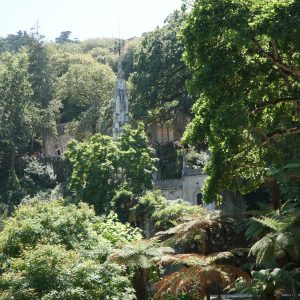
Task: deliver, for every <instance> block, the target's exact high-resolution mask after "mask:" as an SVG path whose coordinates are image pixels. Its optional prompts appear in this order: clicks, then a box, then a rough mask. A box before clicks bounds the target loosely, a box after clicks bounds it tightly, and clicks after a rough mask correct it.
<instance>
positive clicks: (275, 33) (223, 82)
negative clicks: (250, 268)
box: [182, 0, 300, 206]
mask: <svg viewBox="0 0 300 300" xmlns="http://www.w3.org/2000/svg"><path fill="white" fill-rule="evenodd" d="M298 10H299V2H298V1H286V0H282V1H268V2H267V3H266V2H265V1H234V0H225V1H210V0H197V1H195V3H194V5H193V7H192V11H191V13H190V15H189V16H188V18H187V21H186V24H185V27H184V29H183V31H182V39H183V42H184V44H185V47H186V52H185V61H186V62H187V64H188V65H189V67H190V69H191V70H192V74H193V79H192V81H191V82H190V90H191V92H192V93H193V94H195V95H197V96H198V101H197V103H196V104H195V105H194V108H193V112H194V115H195V117H194V119H193V121H192V123H191V125H190V126H189V128H188V130H187V132H186V135H185V140H186V142H189V143H193V144H198V143H200V142H202V141H206V142H208V145H209V151H210V162H209V163H208V166H207V168H206V170H207V172H208V175H209V177H208V180H207V182H206V187H205V199H206V201H212V200H213V199H215V198H216V195H217V194H219V193H221V191H222V190H224V189H228V190H240V191H243V192H249V191H252V190H254V189H256V188H257V187H259V186H261V185H262V184H272V186H273V196H274V199H275V198H277V200H276V201H277V202H278V180H279V178H278V176H276V175H275V173H276V171H275V170H282V169H284V168H286V170H288V171H287V173H289V175H288V176H286V178H285V179H288V180H299V177H298V176H297V175H296V173H297V172H298V167H299V165H298V163H299V153H300V152H299V146H300V144H299V138H296V137H298V136H299V133H300V128H299V74H298V68H299V40H298V38H297V36H298V34H299V26H298V24H299V21H300V19H299V17H298V14H297V11H298ZM291 29H292V30H291ZM277 173H278V172H277ZM281 174H282V172H281ZM276 194H277V195H276ZM276 205H277V206H278V203H277V204H276Z"/></svg>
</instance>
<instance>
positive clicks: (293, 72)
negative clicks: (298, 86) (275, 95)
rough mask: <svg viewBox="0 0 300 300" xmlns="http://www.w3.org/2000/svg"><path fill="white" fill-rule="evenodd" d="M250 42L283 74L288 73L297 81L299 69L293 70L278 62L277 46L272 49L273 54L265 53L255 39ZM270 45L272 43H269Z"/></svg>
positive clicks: (299, 74)
mask: <svg viewBox="0 0 300 300" xmlns="http://www.w3.org/2000/svg"><path fill="white" fill-rule="evenodd" d="M251 40H252V42H253V43H254V45H255V46H256V47H257V48H258V50H259V52H260V53H261V54H262V55H263V56H264V57H266V58H268V59H270V60H271V62H272V63H273V64H274V65H275V66H277V67H278V68H279V69H280V70H283V71H284V72H287V73H289V74H290V75H292V76H294V77H296V78H297V80H299V79H300V69H299V68H295V67H292V66H289V65H288V64H286V63H283V62H282V61H281V60H280V57H279V55H278V52H277V53H276V51H277V46H276V48H275V49H276V50H275V49H274V52H275V53H274V54H272V53H270V52H268V51H266V50H265V49H264V48H263V47H262V46H261V45H260V44H259V42H258V41H257V40H256V39H255V38H252V39H251ZM273 42H275V40H273ZM271 43H272V42H271Z"/></svg>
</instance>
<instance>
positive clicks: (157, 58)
mask: <svg viewBox="0 0 300 300" xmlns="http://www.w3.org/2000/svg"><path fill="white" fill-rule="evenodd" d="M184 19H185V15H184V13H182V12H180V11H175V12H174V13H173V14H172V15H170V16H169V17H168V18H167V20H166V24H165V25H164V26H163V27H161V28H157V29H156V30H154V31H152V32H149V33H147V34H146V35H145V36H144V38H143V40H142V41H141V45H140V46H139V48H138V49H137V51H136V53H135V65H134V68H133V70H134V73H133V74H132V77H131V80H130V81H131V83H132V85H133V87H132V101H133V103H132V113H133V115H134V118H137V119H139V120H141V119H142V120H144V121H147V122H148V123H153V122H154V123H156V122H160V121H162V122H165V121H168V120H170V119H171V120H172V118H173V117H174V113H175V111H176V109H180V110H184V111H185V112H186V113H188V112H189V109H190V107H191V103H192V98H191V97H190V96H188V93H187V90H186V88H185V82H186V80H187V79H188V78H189V77H190V73H189V72H188V69H187V67H186V65H185V64H184V62H183V60H182V54H183V51H184V48H183V44H182V42H181V40H180V39H179V38H178V33H179V31H180V28H181V26H182V23H183V21H184Z"/></svg>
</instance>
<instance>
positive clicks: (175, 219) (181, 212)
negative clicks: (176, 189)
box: [152, 200, 205, 230]
mask: <svg viewBox="0 0 300 300" xmlns="http://www.w3.org/2000/svg"><path fill="white" fill-rule="evenodd" d="M201 212H202V213H203V214H204V213H205V210H204V209H203V208H202V207H199V206H193V205H191V204H190V203H188V202H185V201H182V200H178V201H168V205H167V206H166V207H164V208H162V209H160V210H157V211H155V212H154V213H153V214H152V219H153V220H154V221H155V228H156V230H167V229H169V228H170V227H172V226H176V225H178V223H179V222H180V219H182V218H184V217H189V216H192V215H194V214H197V213H201Z"/></svg>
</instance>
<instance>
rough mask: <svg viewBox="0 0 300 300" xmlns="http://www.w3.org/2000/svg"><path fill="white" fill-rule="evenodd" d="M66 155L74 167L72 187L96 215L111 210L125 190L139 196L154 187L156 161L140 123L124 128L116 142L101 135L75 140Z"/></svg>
mask: <svg viewBox="0 0 300 300" xmlns="http://www.w3.org/2000/svg"><path fill="white" fill-rule="evenodd" d="M66 156H67V157H68V158H69V160H70V163H71V165H72V168H73V173H72V176H71V187H72V188H73V189H74V190H75V191H76V192H77V195H78V196H79V197H80V199H82V200H84V201H86V202H88V203H91V204H93V205H94V206H95V209H96V211H97V212H104V211H106V210H107V209H109V208H110V205H111V201H112V199H113V197H114V196H115V195H116V193H117V192H118V191H121V190H122V189H125V190H127V191H131V192H132V193H134V194H140V193H142V191H143V190H144V189H149V188H151V187H152V173H153V172H154V171H155V166H154V165H155V161H156V159H155V158H154V157H153V150H152V149H151V148H150V147H149V146H148V142H147V137H146V135H145V132H144V129H143V126H142V125H141V124H140V125H139V126H138V128H137V129H133V128H132V127H131V126H129V125H126V126H124V128H123V131H122V134H121V136H120V139H119V140H117V141H113V140H112V138H111V137H109V136H105V135H99V134H98V135H94V136H93V137H91V138H90V139H89V140H88V141H87V142H77V141H72V142H71V143H70V144H69V150H68V152H67V153H66Z"/></svg>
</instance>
